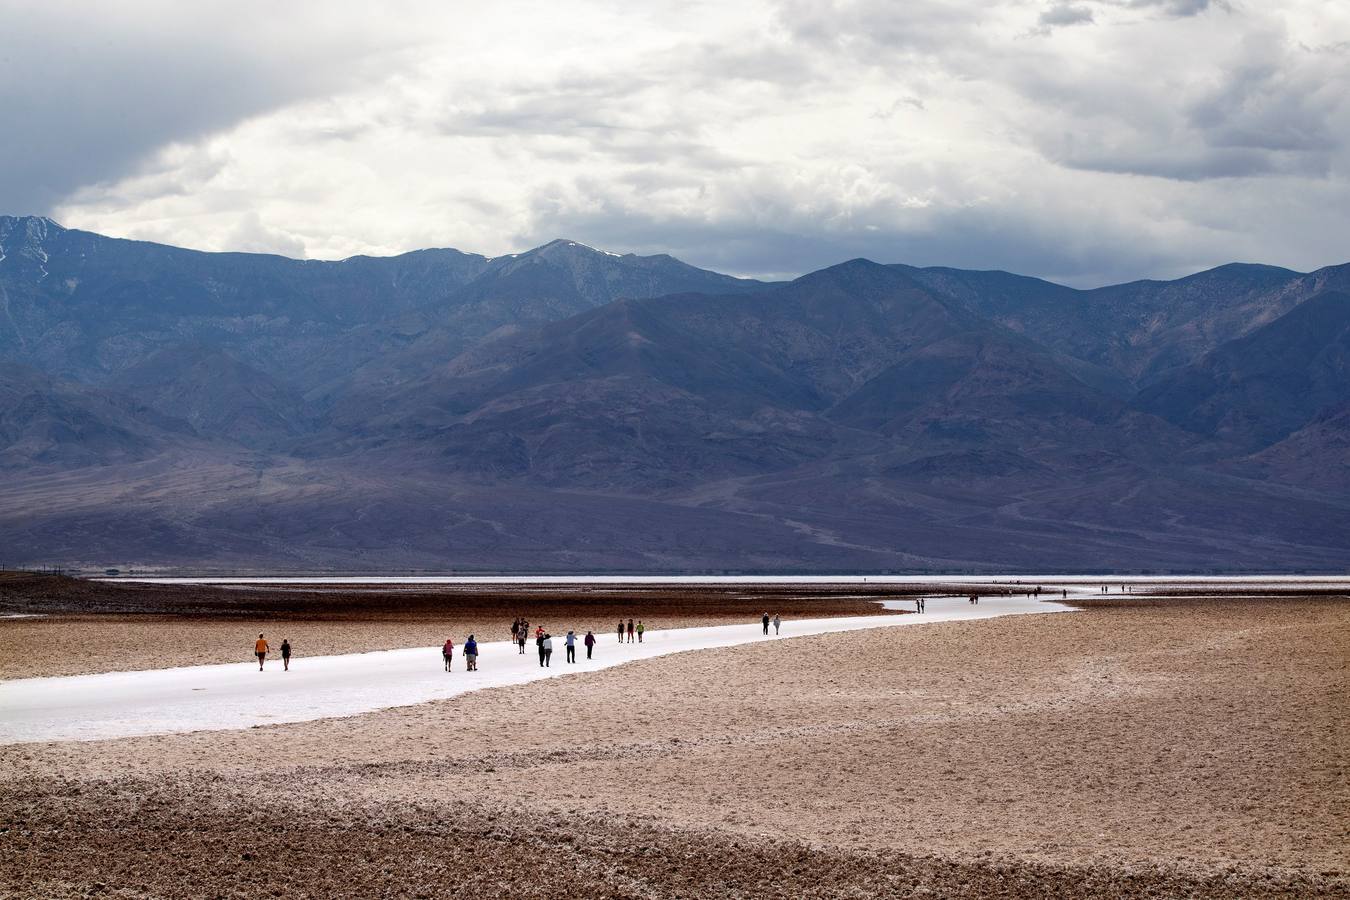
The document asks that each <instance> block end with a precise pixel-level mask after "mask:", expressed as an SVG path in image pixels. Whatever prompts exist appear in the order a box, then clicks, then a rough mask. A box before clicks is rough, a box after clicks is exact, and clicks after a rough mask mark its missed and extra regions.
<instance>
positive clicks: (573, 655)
mask: <svg viewBox="0 0 1350 900" xmlns="http://www.w3.org/2000/svg"><path fill="white" fill-rule="evenodd" d="M563 643H564V644H566V645H567V661H568V662H570V663H574V662H576V661H577V636H576V633H575V632H572V631H569V632H567V637H566V638H564V639H563Z"/></svg>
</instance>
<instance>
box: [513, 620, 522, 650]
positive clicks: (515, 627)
mask: <svg viewBox="0 0 1350 900" xmlns="http://www.w3.org/2000/svg"><path fill="white" fill-rule="evenodd" d="M518 637H520V619H519V618H517V619H516V620H515V621H514V622H512V623H511V643H513V644H514V643H515V642H516V638H518Z"/></svg>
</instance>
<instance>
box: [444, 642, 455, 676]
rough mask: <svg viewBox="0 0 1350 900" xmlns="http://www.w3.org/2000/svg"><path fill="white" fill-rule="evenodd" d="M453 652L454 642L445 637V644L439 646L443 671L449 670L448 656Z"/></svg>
mask: <svg viewBox="0 0 1350 900" xmlns="http://www.w3.org/2000/svg"><path fill="white" fill-rule="evenodd" d="M454 653H455V642H454V641H452V640H450V638H446V639H445V644H444V645H443V646H442V647H441V659H443V660H445V671H447V672H449V671H450V657H451V656H453V655H454Z"/></svg>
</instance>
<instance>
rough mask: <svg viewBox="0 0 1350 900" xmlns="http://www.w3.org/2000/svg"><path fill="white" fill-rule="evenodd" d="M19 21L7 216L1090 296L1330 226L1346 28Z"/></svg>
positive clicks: (1007, 18)
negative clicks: (534, 250)
mask: <svg viewBox="0 0 1350 900" xmlns="http://www.w3.org/2000/svg"><path fill="white" fill-rule="evenodd" d="M4 4H5V0H0V6H3V5H4ZM9 5H10V6H11V7H16V9H15V10H14V12H15V13H16V14H15V15H6V16H5V19H6V21H7V23H8V21H20V22H22V23H23V24H22V25H21V26H20V27H21V28H22V29H23V32H22V38H23V40H22V41H17V43H16V41H10V40H8V35H6V37H0V42H4V43H3V44H0V60H3V64H4V65H5V66H6V67H7V68H6V70H5V75H6V78H5V79H3V86H2V87H0V114H2V115H5V116H6V120H7V121H10V120H12V121H18V122H20V123H22V125H21V126H20V127H19V128H17V129H15V131H16V133H18V134H19V135H20V137H21V140H19V141H17V142H14V143H10V142H2V143H0V154H3V156H0V162H3V166H0V196H3V197H4V201H3V202H4V204H5V205H6V206H10V205H15V206H17V207H18V208H17V209H15V208H7V209H5V210H4V211H6V212H15V211H20V212H21V211H33V212H39V213H50V214H53V215H54V217H56V218H57V219H58V220H60V221H63V222H65V223H66V224H70V225H73V226H76V227H82V228H90V229H93V230H100V231H105V232H108V233H113V234H118V235H122V236H128V237H150V238H153V239H156V240H161V241H168V242H171V243H178V244H184V245H188V246H196V247H201V248H204V249H245V248H258V249H264V250H268V251H270V252H285V253H295V254H301V253H307V254H308V255H310V256H314V257H319V258H334V257H342V256H347V255H352V254H357V253H395V252H401V251H404V250H409V249H414V248H417V247H425V246H457V247H460V248H462V249H465V250H471V251H477V252H483V253H487V254H490V255H496V254H500V253H507V252H514V251H518V250H521V249H524V248H525V247H526V246H529V245H531V244H535V243H541V242H543V241H545V240H548V239H550V238H553V237H557V236H560V235H566V236H568V237H571V238H574V239H576V240H580V241H584V242H585V243H588V244H592V245H596V246H604V247H607V248H609V249H613V250H616V251H629V250H632V251H637V252H660V251H669V252H672V253H675V254H677V255H680V256H682V257H684V258H687V259H688V260H689V261H690V262H693V263H695V264H700V265H707V266H712V267H717V268H722V269H725V270H729V271H733V272H737V273H741V274H764V275H790V274H797V273H800V272H802V271H805V270H807V269H809V268H812V267H816V266H819V265H826V264H829V263H832V262H837V261H839V260H840V259H844V258H849V257H852V256H860V255H862V256H869V257H871V258H874V259H877V260H878V261H882V262H890V261H903V262H911V263H916V264H937V263H941V264H947V265H959V266H971V267H981V268H984V267H995V266H996V267H1001V268H1008V269H1013V270H1016V271H1022V272H1026V273H1028V274H1038V275H1046V276H1052V277H1056V278H1060V279H1064V280H1067V281H1071V282H1073V283H1077V284H1085V283H1091V282H1092V281H1094V280H1096V279H1112V278H1130V277H1139V276H1163V275H1170V274H1179V273H1180V272H1182V271H1185V270H1186V268H1187V267H1191V266H1195V267H1203V266H1206V265H1212V264H1216V263H1220V262H1225V261H1228V260H1231V259H1251V260H1259V261H1267V262H1271V263H1277V264H1283V265H1289V266H1291V267H1294V268H1311V267H1314V266H1315V265H1320V264H1323V263H1327V262H1333V261H1341V260H1340V257H1343V256H1344V255H1345V251H1344V248H1343V247H1340V248H1338V247H1337V246H1336V243H1335V241H1334V240H1332V239H1331V237H1330V236H1331V235H1335V234H1344V233H1346V231H1347V230H1350V228H1348V226H1350V212H1346V211H1345V210H1346V209H1347V208H1350V207H1347V206H1346V205H1345V204H1344V203H1341V204H1339V205H1335V206H1333V205H1332V204H1331V202H1330V198H1344V197H1345V196H1346V193H1347V179H1348V178H1350V175H1348V174H1347V173H1350V151H1347V146H1346V139H1347V137H1348V136H1350V119H1348V118H1347V117H1348V116H1350V108H1348V107H1347V101H1346V99H1345V98H1344V96H1343V94H1344V92H1343V91H1341V90H1339V86H1340V85H1342V84H1345V83H1347V82H1348V81H1350V70H1347V68H1346V65H1347V50H1346V48H1347V47H1350V10H1346V11H1341V10H1340V9H1339V8H1338V7H1331V8H1328V6H1327V5H1326V4H1324V3H1320V2H1318V0H1289V2H1286V3H1282V4H1279V5H1278V6H1268V5H1258V4H1256V3H1255V2H1254V0H1252V2H1247V0H1244V2H1237V0H1234V2H1232V3H1227V4H1225V3H1219V2H1202V0H1055V2H1049V3H1048V2H1046V0H915V2H910V3H903V4H898V3H894V2H891V0H810V2H807V0H747V2H745V3H742V4H735V5H728V4H724V3H716V2H711V0H705V2H691V3H689V4H681V5H679V7H678V8H676V7H674V6H672V5H670V4H661V3H656V2H654V0H625V2H622V3H620V2H617V0H577V2H575V3H569V4H566V5H565V7H564V6H561V5H558V6H554V7H541V6H539V5H538V4H534V3H526V2H523V0H495V2H493V3H481V2H472V0H470V2H466V3H465V4H463V5H456V6H455V7H453V8H451V7H446V6H443V5H440V6H437V5H431V4H420V3H404V4H401V5H399V6H398V7H397V9H396V10H395V12H394V13H390V14H386V15H380V16H374V15H371V14H369V13H367V12H366V11H365V10H364V9H363V8H361V7H358V6H350V7H349V6H345V5H325V6H322V7H318V6H305V5H292V4H287V5H285V6H283V7H281V8H280V10H281V11H280V12H278V13H276V14H274V15H264V14H263V12H262V10H263V7H262V6H250V5H245V6H243V7H235V6H231V7H229V9H228V10H226V9H225V8H224V7H220V8H212V7H207V8H206V12H205V13H199V12H198V11H197V10H195V9H194V10H193V13H194V14H193V15H192V16H189V14H188V13H187V12H179V11H178V7H176V6H171V5H168V4H164V5H162V6H161V5H153V4H143V5H132V6H122V5H119V7H118V10H117V13H116V14H114V13H113V12H111V11H109V12H106V13H104V12H99V13H97V16H99V17H100V18H98V19H97V20H96V21H93V22H89V23H86V24H87V25H88V26H89V27H87V28H84V29H83V30H82V29H80V28H77V27H75V23H74V22H73V21H72V17H73V16H75V15H76V14H75V13H73V12H71V11H70V10H71V9H72V8H71V7H63V6H60V5H47V6H32V7H29V6H28V5H27V4H22V5H21V6H22V9H18V8H17V7H18V6H20V4H14V3H10V4H9ZM49 7H50V8H49ZM95 9H98V8H96V7H95ZM53 10H55V11H53ZM29 11H31V12H32V16H28V15H27V13H28V12H29ZM19 12H23V13H24V15H17V13H19ZM89 15H95V14H93V13H90V14H89ZM105 19H106V21H104V20H105ZM94 26H97V28H95V27H94ZM95 32H98V33H102V34H106V35H108V36H109V37H108V38H107V39H106V40H105V39H95V38H92V37H89V35H92V34H94V33H95ZM71 35H75V36H74V37H71ZM10 44H14V45H15V46H17V47H19V48H20V49H19V50H17V51H14V50H11V49H10ZM16 53H17V54H18V55H16ZM20 56H21V57H22V59H20V58H19V57H20ZM53 59H56V60H60V61H61V62H62V63H63V65H62V66H61V67H52V66H46V67H44V66H43V65H42V62H43V61H47V60H53ZM145 61H148V62H149V65H143V64H142V65H136V64H134V63H144V62H145ZM54 69H59V71H53V70H54ZM1263 208H1266V209H1269V210H1271V211H1272V212H1270V213H1269V214H1262V213H1261V212H1260V210H1261V209H1263ZM1300 209H1302V210H1303V214H1302V215H1299V213H1298V211H1299V210H1300ZM1275 210H1278V213H1276V212H1274V211H1275Z"/></svg>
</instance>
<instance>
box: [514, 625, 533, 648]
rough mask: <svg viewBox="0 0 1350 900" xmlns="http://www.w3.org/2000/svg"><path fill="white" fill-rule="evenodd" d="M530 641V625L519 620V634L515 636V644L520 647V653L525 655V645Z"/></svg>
mask: <svg viewBox="0 0 1350 900" xmlns="http://www.w3.org/2000/svg"><path fill="white" fill-rule="evenodd" d="M529 640H530V623H529V622H526V621H525V620H524V619H521V620H520V633H519V634H517V635H516V643H517V644H518V645H519V646H520V653H521V655H522V656H523V655H524V654H525V644H526V643H528V642H529Z"/></svg>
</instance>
